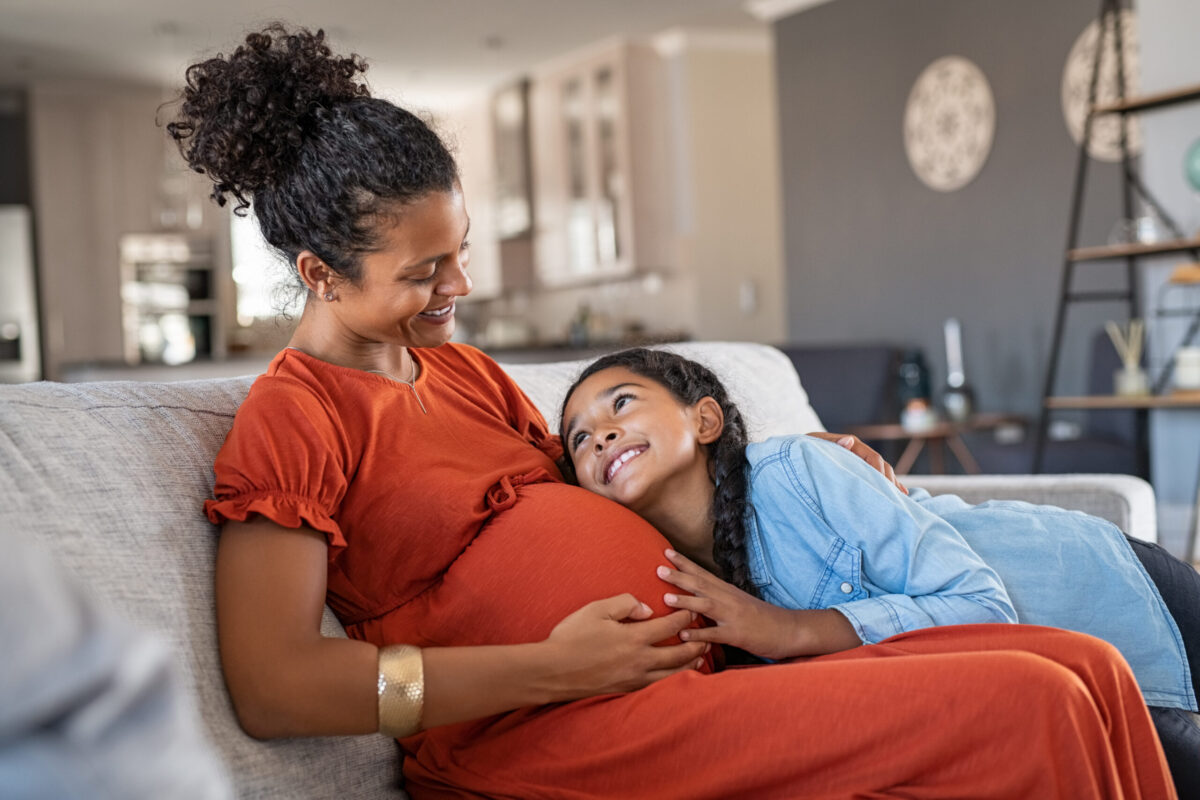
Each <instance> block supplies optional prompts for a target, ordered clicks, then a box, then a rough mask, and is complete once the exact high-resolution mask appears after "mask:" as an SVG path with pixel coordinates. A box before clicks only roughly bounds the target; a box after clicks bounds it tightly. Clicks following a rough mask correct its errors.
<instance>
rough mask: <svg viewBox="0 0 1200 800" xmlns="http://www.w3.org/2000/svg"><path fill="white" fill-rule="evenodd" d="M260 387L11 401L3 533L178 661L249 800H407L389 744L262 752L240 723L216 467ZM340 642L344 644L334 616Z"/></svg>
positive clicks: (281, 744)
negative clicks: (222, 606) (227, 661)
mask: <svg viewBox="0 0 1200 800" xmlns="http://www.w3.org/2000/svg"><path fill="white" fill-rule="evenodd" d="M251 380H252V379H250V378H241V379H229V380H212V381H195V382H184V383H167V384H152V383H93V384H48V383H43V384H30V385H23V386H5V387H0V525H2V526H4V527H5V528H6V529H8V530H12V531H20V532H25V533H27V534H31V535H34V536H36V537H38V538H39V539H41V540H44V541H45V542H46V543H47V544H48V546H49V547H50V548H51V549H52V550H53V551H54V553H55V554H56V556H57V557H58V559H59V561H60V562H61V563H62V564H64V565H65V566H66V567H67V568H68V569H70V570H71V571H73V572H75V573H76V574H78V575H79V576H81V577H82V579H83V580H84V582H85V584H90V586H91V587H92V588H93V589H94V590H95V591H96V593H97V594H98V595H99V596H100V597H102V598H104V600H105V601H107V602H109V603H111V604H112V605H113V606H115V607H116V609H117V610H118V611H119V612H120V613H122V614H124V615H125V616H126V617H128V618H129V619H132V620H133V621H134V622H136V623H138V624H140V625H142V626H144V627H146V628H149V629H151V630H153V631H156V632H157V633H158V634H159V635H161V636H162V637H163V638H165V639H166V640H167V641H168V643H169V644H170V645H171V646H172V649H173V651H174V652H175V653H176V654H177V659H178V661H179V665H180V667H181V669H182V671H183V673H184V676H185V683H186V684H187V685H189V686H190V687H191V688H192V690H193V693H194V696H195V697H196V698H197V700H198V705H199V707H200V713H201V716H202V718H203V720H204V723H205V725H206V727H207V729H208V734H209V738H210V739H211V741H212V742H213V743H214V744H215V745H216V747H217V748H218V750H219V752H220V753H221V755H222V757H223V758H224V760H225V762H226V763H227V764H228V765H229V766H230V771H231V772H232V774H233V776H234V779H235V782H236V789H237V794H238V796H239V797H256V798H281V799H282V798H296V797H312V798H327V797H355V798H403V797H405V794H404V792H403V791H402V790H401V789H400V776H399V765H400V760H399V758H398V750H397V747H396V745H395V743H394V742H392V741H390V740H388V739H385V738H383V737H382V736H364V737H341V738H338V739H295V740H280V741H273V742H259V741H255V740H253V739H251V738H250V737H248V736H246V734H244V733H243V732H242V731H241V729H240V728H239V727H238V724H237V721H236V719H235V718H234V715H233V710H232V707H231V704H230V700H229V696H228V694H227V692H226V690H225V685H224V682H223V680H222V678H221V670H220V663H219V659H218V653H217V640H216V624H215V623H216V621H215V617H214V601H213V560H214V557H215V552H216V541H217V530H216V528H214V527H213V526H211V525H209V524H208V522H207V520H205V518H204V516H203V514H202V513H201V510H200V509H201V503H202V501H203V500H204V498H205V497H207V496H209V494H210V492H211V490H212V462H213V458H214V457H215V456H216V453H217V449H218V448H219V447H220V446H221V443H222V442H223V441H224V440H225V435H226V433H227V432H228V430H229V426H230V424H231V423H232V420H233V415H234V412H235V411H236V410H237V407H238V404H239V403H241V401H242V399H243V398H244V397H245V395H246V392H247V390H248V389H249V387H250V383H251ZM326 617H327V619H326V624H325V632H326V634H327V635H344V634H342V632H341V628H340V626H338V624H337V622H336V620H334V619H333V617H332V615H331V614H329V613H328V611H326Z"/></svg>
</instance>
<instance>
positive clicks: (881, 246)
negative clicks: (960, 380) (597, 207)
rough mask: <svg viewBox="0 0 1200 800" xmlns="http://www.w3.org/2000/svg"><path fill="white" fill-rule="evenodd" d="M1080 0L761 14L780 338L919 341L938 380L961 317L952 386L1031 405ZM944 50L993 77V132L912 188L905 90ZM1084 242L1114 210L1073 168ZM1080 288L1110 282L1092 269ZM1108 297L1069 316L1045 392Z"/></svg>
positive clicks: (1110, 172)
mask: <svg viewBox="0 0 1200 800" xmlns="http://www.w3.org/2000/svg"><path fill="white" fill-rule="evenodd" d="M1098 6H1099V3H1097V2H1096V1H1095V0H1056V2H1052V3H1047V2H1045V0H1008V1H1007V2H1003V3H998V2H994V0H837V1H836V2H832V3H828V4H825V5H821V6H818V7H816V8H813V9H811V10H808V11H805V12H802V13H799V14H796V15H793V16H791V17H787V18H784V19H782V20H780V21H779V22H778V23H776V25H775V37H776V42H775V44H776V58H777V69H778V86H779V109H780V126H781V154H782V165H783V167H782V168H783V191H784V220H785V225H784V229H785V248H786V259H787V281H788V308H789V334H790V337H791V339H792V341H796V342H803V343H809V342H879V341H887V342H897V343H902V344H916V345H919V346H922V347H923V348H924V349H925V352H926V354H927V356H928V357H929V361H930V364H931V366H932V369H933V372H934V379H935V381H938V382H940V381H942V380H944V376H945V353H944V348H943V346H942V338H941V336H942V322H943V320H944V319H945V318H946V317H949V316H957V317H958V318H959V319H961V320H962V323H963V329H964V330H963V334H964V348H965V354H966V365H967V374H968V380H969V381H970V382H971V383H972V384H973V385H974V386H975V388H976V390H977V395H978V399H979V405H980V406H981V407H982V408H984V409H986V410H1006V411H1019V412H1024V413H1031V412H1034V411H1035V410H1036V409H1037V407H1038V404H1039V397H1040V392H1041V382H1042V376H1043V370H1044V368H1045V367H1044V364H1045V357H1046V353H1047V351H1048V349H1049V342H1050V336H1051V327H1052V322H1053V314H1054V306H1055V301H1056V297H1057V292H1058V283H1059V280H1060V276H1061V273H1062V253H1063V248H1064V244H1065V242H1066V236H1067V219H1068V211H1069V203H1070V194H1071V184H1072V180H1073V176H1074V171H1075V161H1076V154H1077V149H1076V147H1075V145H1074V143H1073V142H1072V140H1071V138H1070V135H1069V134H1068V132H1067V129H1066V124H1065V122H1064V120H1063V115H1062V110H1061V104H1060V100H1059V95H1060V85H1061V81H1062V71H1063V65H1064V64H1065V62H1066V57H1067V53H1068V52H1069V50H1070V48H1071V46H1072V44H1073V43H1074V41H1075V39H1076V37H1078V35H1079V34H1080V33H1081V32H1082V31H1083V29H1084V27H1085V26H1086V25H1087V23H1088V22H1089V21H1091V20H1092V19H1093V18H1094V16H1095V14H1096V12H1097V10H1098ZM951 54H953V55H960V56H963V57H965V58H968V59H970V60H971V61H973V62H974V63H975V64H977V65H978V66H979V67H980V69H982V70H983V73H984V74H985V75H986V76H987V79H988V81H989V83H990V84H991V88H992V93H993V95H994V97H995V103H996V135H995V140H994V143H993V146H992V151H991V154H990V156H989V157H988V161H987V163H986V164H985V165H984V167H983V170H982V171H981V172H980V174H979V175H978V176H977V177H976V178H975V180H974V181H972V182H971V183H970V184H968V185H967V186H966V187H964V188H962V189H960V190H958V191H955V192H950V193H942V192H936V191H933V190H932V189H929V188H927V187H926V186H925V185H924V184H923V183H921V181H920V180H919V179H918V178H917V177H916V175H915V174H914V173H913V172H912V169H911V168H910V167H909V165H908V160H907V158H906V157H905V154H904V143H903V133H902V122H903V118H904V106H905V102H906V100H907V98H908V93H909V90H910V89H911V88H912V85H913V82H914V81H915V80H916V78H917V76H918V75H919V74H920V73H921V71H922V70H923V69H924V68H925V67H926V66H927V65H928V64H929V63H930V62H932V61H933V60H934V59H936V58H939V57H941V56H945V55H951ZM1089 180H1090V181H1091V182H1092V183H1091V191H1090V192H1089V197H1090V198H1091V200H1090V201H1089V202H1088V203H1087V204H1086V205H1085V228H1084V231H1085V232H1084V237H1083V241H1082V243H1083V244H1101V243H1103V242H1104V241H1105V240H1106V239H1107V236H1108V232H1109V229H1110V228H1111V226H1112V224H1113V223H1114V222H1115V221H1116V220H1117V219H1118V218H1119V216H1120V203H1119V189H1118V183H1117V173H1116V170H1115V168H1114V167H1112V166H1111V165H1108V164H1102V165H1097V166H1094V167H1093V168H1092V169H1091V170H1090V171H1089ZM1087 269H1088V270H1089V271H1090V273H1089V274H1090V277H1089V280H1088V281H1087V282H1086V283H1087V285H1088V286H1089V287H1099V286H1102V285H1105V284H1106V283H1107V284H1109V285H1112V284H1113V283H1114V282H1115V281H1119V279H1120V273H1119V272H1117V271H1116V268H1114V267H1107V266H1092V267H1088V268H1087ZM1124 314H1125V312H1124V309H1123V308H1122V307H1119V306H1118V307H1113V306H1107V307H1096V306H1092V307H1086V306H1082V305H1077V306H1076V307H1075V308H1074V309H1073V310H1072V311H1071V318H1070V325H1069V330H1070V332H1071V336H1070V338H1069V340H1068V348H1067V349H1066V350H1065V360H1064V365H1063V370H1062V371H1061V372H1060V375H1061V376H1062V377H1061V380H1060V382H1059V387H1058V388H1059V392H1060V393H1081V392H1082V391H1083V383H1084V381H1083V375H1084V369H1085V363H1084V362H1085V360H1086V358H1085V354H1086V348H1085V347H1084V344H1083V343H1084V341H1085V340H1086V339H1087V338H1088V336H1089V335H1090V334H1091V333H1092V332H1094V331H1095V330H1097V329H1098V328H1099V326H1100V325H1101V324H1102V322H1103V320H1104V319H1107V318H1118V319H1123V318H1124Z"/></svg>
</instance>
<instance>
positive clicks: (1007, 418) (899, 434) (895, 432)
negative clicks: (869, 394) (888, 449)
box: [846, 414, 1026, 475]
mask: <svg viewBox="0 0 1200 800" xmlns="http://www.w3.org/2000/svg"><path fill="white" fill-rule="evenodd" d="M1005 425H1020V426H1021V427H1024V426H1025V425H1026V420H1025V418H1024V417H1019V416H1015V415H1013V414H972V415H971V416H970V417H969V418H968V419H966V420H965V421H963V422H949V421H942V422H938V423H935V424H933V425H930V426H929V427H927V428H923V429H922V430H918V431H910V430H907V429H906V428H904V427H902V426H901V425H900V424H899V423H895V422H890V423H881V424H876V425H854V426H852V427H850V428H848V429H847V430H846V433H852V434H854V435H855V436H857V437H858V438H859V439H864V440H875V441H902V440H907V441H908V444H906V445H905V446H904V450H903V451H902V452H901V453H900V458H898V459H897V460H896V463H895V465H894V468H895V470H896V474H897V475H907V474H908V472H909V471H910V470H911V469H912V467H913V464H915V463H916V461H917V456H919V455H921V451H922V450H923V449H925V445H926V444H928V445H929V466H930V471H931V472H932V473H933V474H935V475H941V474H943V473H945V471H946V458H945V449H946V448H949V449H950V452H951V453H953V454H954V458H955V460H957V461H958V463H959V465H960V466H961V467H962V468H963V471H964V472H966V473H967V474H968V475H978V474H979V472H980V470H979V463H978V462H977V461H976V460H975V457H974V456H973V455H971V451H970V450H969V449H968V448H967V444H966V442H964V441H963V439H962V434H964V433H968V432H970V431H983V430H992V429H995V428H999V427H1002V426H1005Z"/></svg>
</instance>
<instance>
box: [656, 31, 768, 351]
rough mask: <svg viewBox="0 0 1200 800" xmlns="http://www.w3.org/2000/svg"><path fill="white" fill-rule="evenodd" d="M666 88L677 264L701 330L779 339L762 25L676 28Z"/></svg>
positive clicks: (706, 335) (703, 334) (710, 335)
mask: <svg viewBox="0 0 1200 800" xmlns="http://www.w3.org/2000/svg"><path fill="white" fill-rule="evenodd" d="M663 49H664V50H665V51H666V52H665V53H664V56H665V58H666V61H667V70H668V85H669V87H670V90H671V92H672V93H673V97H672V100H673V105H672V109H671V111H672V118H673V125H672V130H671V141H672V147H673V149H674V150H675V153H676V161H677V163H678V165H679V166H680V167H681V168H682V172H681V174H679V175H678V176H677V184H676V193H677V201H676V202H677V235H678V252H679V257H680V267H681V271H682V272H683V273H685V274H687V275H689V276H690V278H691V279H692V280H693V281H694V283H695V286H696V293H697V318H696V320H695V328H694V330H695V333H696V336H697V338H701V339H728V340H749V341H761V342H771V343H776V342H782V341H784V339H785V335H786V334H785V327H786V314H785V302H786V296H787V293H786V292H785V291H784V285H783V281H784V267H783V234H782V228H781V225H782V222H781V210H780V205H781V189H780V179H779V142H778V131H779V125H778V121H777V115H776V92H775V69H774V60H773V52H772V46H771V39H770V37H769V36H768V35H766V34H763V35H761V36H759V35H748V34H711V33H710V34H704V33H693V32H688V33H684V34H681V35H680V36H679V38H678V40H677V41H676V42H675V43H673V44H672V43H670V42H668V43H667V44H666V46H665V47H664V48H663Z"/></svg>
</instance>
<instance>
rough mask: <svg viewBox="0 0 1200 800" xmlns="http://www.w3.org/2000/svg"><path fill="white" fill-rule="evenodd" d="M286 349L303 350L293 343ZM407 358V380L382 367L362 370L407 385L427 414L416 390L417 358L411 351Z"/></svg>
mask: <svg viewBox="0 0 1200 800" xmlns="http://www.w3.org/2000/svg"><path fill="white" fill-rule="evenodd" d="M287 349H288V350H295V351H296V352H298V353H304V351H303V350H301V349H300V348H299V347H294V346H293V345H290V344H289V345H288V346H287ZM304 354H305V355H308V353H304ZM313 358H316V356H313ZM408 358H409V360H410V361H411V362H412V375H411V376H410V377H409V379H408V380H403V379H402V378H397V377H396V376H395V375H393V374H392V373H390V372H386V371H384V370H382V369H364V370H363V372H373V373H375V374H376V375H383V376H385V377H388V378H391V379H392V380H394V381H395V382H396V383H402V384H404V385H405V386H407V387H408V388H409V389H411V390H412V393H413V397H414V398H415V399H416V401H417V405H418V406H420V407H421V413H422V414H425V415H426V416H428V415H429V412H428V411H426V410H425V403H424V402H422V401H421V394H420V392H418V391H417V360H416V359H415V358H413V357H412V353H409V355H408Z"/></svg>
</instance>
